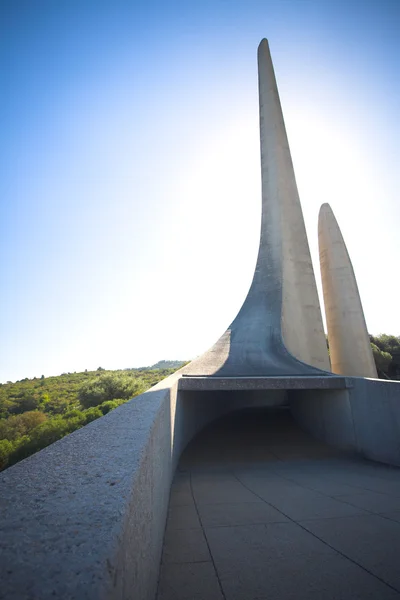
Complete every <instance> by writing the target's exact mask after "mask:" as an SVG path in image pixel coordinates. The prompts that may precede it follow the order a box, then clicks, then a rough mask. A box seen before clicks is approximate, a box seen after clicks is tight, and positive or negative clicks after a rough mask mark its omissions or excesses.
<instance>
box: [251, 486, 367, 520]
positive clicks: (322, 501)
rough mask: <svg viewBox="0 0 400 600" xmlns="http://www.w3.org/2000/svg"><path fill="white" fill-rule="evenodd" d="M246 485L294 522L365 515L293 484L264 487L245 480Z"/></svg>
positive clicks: (355, 508)
mask: <svg viewBox="0 0 400 600" xmlns="http://www.w3.org/2000/svg"><path fill="white" fill-rule="evenodd" d="M246 485H247V486H248V487H249V489H251V490H252V491H254V492H255V493H256V494H257V495H259V496H260V497H261V498H263V499H264V500H265V501H266V502H268V503H270V504H271V505H272V506H273V507H274V508H276V509H278V510H279V511H281V512H283V513H284V514H285V515H287V516H288V517H290V518H291V519H294V520H295V521H300V520H303V519H318V518H328V517H329V518H331V517H345V516H350V515H357V514H364V513H365V511H364V510H363V509H362V508H357V507H355V506H352V505H350V504H347V505H346V504H345V503H343V502H339V501H338V500H335V499H334V498H329V497H327V496H324V495H323V494H320V493H319V492H315V491H313V490H309V489H306V488H303V487H301V486H299V485H297V484H295V483H293V484H291V483H290V482H283V483H279V484H267V485H265V484H264V482H262V481H255V480H253V481H250V480H249V479H246Z"/></svg>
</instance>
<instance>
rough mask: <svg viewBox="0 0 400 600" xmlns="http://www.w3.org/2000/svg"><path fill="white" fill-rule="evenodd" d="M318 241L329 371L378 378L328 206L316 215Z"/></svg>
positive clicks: (351, 273)
mask: <svg viewBox="0 0 400 600" xmlns="http://www.w3.org/2000/svg"><path fill="white" fill-rule="evenodd" d="M318 240H319V257H320V264H321V276H322V287H323V291H324V303H325V313H326V323H327V327H328V339H329V350H330V355H331V363H332V371H333V372H334V373H339V374H341V375H354V376H356V377H377V376H378V375H377V372H376V366H375V361H374V357H373V355H372V350H371V344H370V341H369V337H368V331H367V325H366V323H365V317H364V312H363V308H362V304H361V299H360V294H359V291H358V286H357V281H356V277H355V274H354V269H353V265H352V264H351V260H350V257H349V253H348V252H347V248H346V244H345V242H344V239H343V236H342V233H341V231H340V229H339V225H338V223H337V221H336V219H335V215H334V214H333V211H332V209H331V207H330V206H329V204H323V205H322V206H321V209H320V212H319V220H318Z"/></svg>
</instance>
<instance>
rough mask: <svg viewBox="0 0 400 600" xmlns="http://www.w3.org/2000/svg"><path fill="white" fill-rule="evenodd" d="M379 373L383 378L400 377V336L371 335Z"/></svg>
mask: <svg viewBox="0 0 400 600" xmlns="http://www.w3.org/2000/svg"><path fill="white" fill-rule="evenodd" d="M369 338H370V340H371V346H372V352H373V354H374V359H375V364H376V368H377V370H378V375H379V377H381V378H382V379H400V336H395V335H387V334H386V333H381V334H380V335H375V336H374V335H370V336H369Z"/></svg>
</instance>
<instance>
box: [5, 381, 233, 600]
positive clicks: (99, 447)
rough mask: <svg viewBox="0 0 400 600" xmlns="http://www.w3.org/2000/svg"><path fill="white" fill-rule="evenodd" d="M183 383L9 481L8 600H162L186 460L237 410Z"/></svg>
mask: <svg viewBox="0 0 400 600" xmlns="http://www.w3.org/2000/svg"><path fill="white" fill-rule="evenodd" d="M178 379H179V374H176V375H172V376H171V377H169V378H167V379H166V380H164V381H163V382H161V383H159V384H158V385H157V386H155V387H154V388H152V389H151V390H149V391H148V392H146V393H145V394H142V395H141V396H138V397H137V398H135V399H134V400H132V401H131V402H129V403H127V404H125V405H123V406H121V407H119V408H118V409H116V410H114V411H112V412H111V413H109V414H108V415H106V416H105V417H103V418H102V419H99V420H97V421H94V422H93V423H91V424H90V425H88V426H86V427H84V428H83V429H81V430H79V431H76V432H74V433H73V434H71V435H69V436H67V437H66V438H64V439H62V440H60V441H58V442H56V443H54V444H52V445H51V446H49V447H48V448H46V449H45V450H42V451H41V452H38V453H37V454H35V455H33V456H31V457H29V458H27V459H25V460H23V461H22V462H20V463H18V464H17V465H15V466H13V467H11V468H9V469H7V470H6V471H4V472H3V473H0V497H1V502H0V523H1V534H0V579H1V586H0V598H1V599H7V600H32V599H33V598H40V600H46V599H48V598H54V597H57V598H62V599H69V600H70V599H73V598H75V599H77V600H78V599H79V600H84V599H93V600H99V599H108V598H112V599H113V600H114V599H121V600H122V599H124V600H126V599H127V598H140V600H153V599H154V596H155V591H156V585H157V577H158V568H159V561H160V555H161V546H162V538H163V533H164V527H165V521H166V517H167V508H168V499H169V492H170V484H171V478H172V474H173V472H174V470H175V467H176V464H177V460H178V459H179V456H180V454H181V451H182V449H183V448H184V447H185V446H186V444H187V442H188V441H189V440H190V439H191V438H192V437H193V435H194V434H195V433H196V432H197V431H199V430H200V429H201V428H202V427H204V425H205V424H207V423H208V422H209V421H211V420H213V419H215V418H217V417H218V416H220V415H221V414H224V413H225V412H227V411H228V410H229V402H227V401H226V400H222V401H221V402H210V403H208V405H207V407H205V406H204V403H201V402H198V401H197V400H195V399H194V398H193V395H191V393H190V392H187V393H184V392H182V393H180V394H179V395H178V394H177V381H178ZM171 501H172V502H173V499H171ZM176 501H177V502H178V503H180V502H182V501H183V502H184V501H185V494H184V493H183V492H182V494H178V496H177V498H176ZM187 519H188V520H190V516H189V515H188V516H187ZM188 522H189V521H188Z"/></svg>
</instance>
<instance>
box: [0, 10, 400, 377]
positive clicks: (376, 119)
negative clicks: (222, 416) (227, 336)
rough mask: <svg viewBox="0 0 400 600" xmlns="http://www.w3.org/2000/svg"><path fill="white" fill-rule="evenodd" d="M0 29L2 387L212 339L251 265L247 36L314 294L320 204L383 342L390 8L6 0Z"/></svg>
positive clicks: (387, 319) (395, 258)
mask: <svg viewBox="0 0 400 600" xmlns="http://www.w3.org/2000/svg"><path fill="white" fill-rule="evenodd" d="M0 29H1V31H0V53H1V67H0V68H1V82H0V86H1V90H2V91H1V93H0V120H1V123H0V127H1V142H0V144H1V147H0V165H1V166H0V198H1V206H0V219H1V220H0V256H1V260H0V277H1V284H2V293H1V297H0V339H1V345H0V381H2V382H4V381H7V380H12V381H14V380H16V379H21V378H23V377H33V376H36V377H40V376H41V375H42V374H44V375H46V376H48V375H57V374H60V373H62V372H73V371H81V370H84V369H96V368H97V367H99V366H101V367H103V368H110V369H113V368H126V367H136V366H143V365H148V364H152V363H154V362H156V361H157V360H159V359H189V358H193V357H194V356H196V355H197V354H200V353H201V352H202V351H204V350H206V349H207V348H208V347H209V346H210V345H211V344H212V343H214V341H215V340H216V339H217V338H218V337H219V335H221V334H222V333H223V331H224V330H225V329H226V327H227V326H228V325H229V323H230V322H231V321H232V319H233V318H234V316H235V315H236V313H237V311H238V309H239V308H240V306H241V303H242V301H243V300H244V297H245V295H246V293H247V290H248V287H249V285H250V282H251V278H252V274H253V268H254V265H255V260H256V253H257V248H258V235H259V226H260V205H261V204H260V203H261V199H260V170H259V138H258V98H257V61H256V51H257V46H258V43H259V42H260V40H261V39H262V38H263V37H267V38H268V39H269V41H270V46H271V51H272V57H273V61H274V65H275V71H276V76H277V80H278V86H279V90H280V95H281V101H282V105H283V110H284V115H285V120H286V125H287V130H288V135H289V142H290V146H291V149H292V156H293V161H294V165H295V171H296V177H297V183H298V187H299V192H300V198H301V202H302V207H303V212H304V216H305V220H306V226H307V231H308V236H309V243H310V247H311V251H312V255H313V260H314V269H315V273H316V277H317V281H318V282H319V280H320V275H319V266H318V248H317V219H318V210H319V207H320V205H321V204H322V203H323V202H329V203H330V204H331V206H332V209H333V211H334V213H335V215H336V218H337V219H338V222H339V225H340V227H341V229H342V232H343V235H344V238H345V240H346V243H347V247H348V249H349V252H350V256H351V258H352V261H353V266H354V268H355V272H356V275H357V279H358V284H359V288H360V292H361V297H362V300H363V305H364V311H365V315H366V319H367V324H368V329H369V331H370V332H371V333H380V332H386V333H393V334H396V335H399V334H400V311H399V299H400V283H399V281H400V276H399V258H400V235H399V228H400V201H399V194H398V190H399V187H400V186H399V184H400V169H399V150H400V60H399V59H400V36H399V30H400V2H398V0H394V1H389V0H371V1H369V0H346V1H344V0H181V1H178V0H169V1H167V2H166V1H165V0H147V1H144V0H136V1H135V0H129V1H126V2H122V1H119V0H108V1H102V0H96V1H94V0H93V2H91V1H86V0H51V1H46V0H24V1H21V0H3V1H2V2H1V5H0ZM318 285H319V283H318ZM320 299H321V302H322V297H321V294H320Z"/></svg>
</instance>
